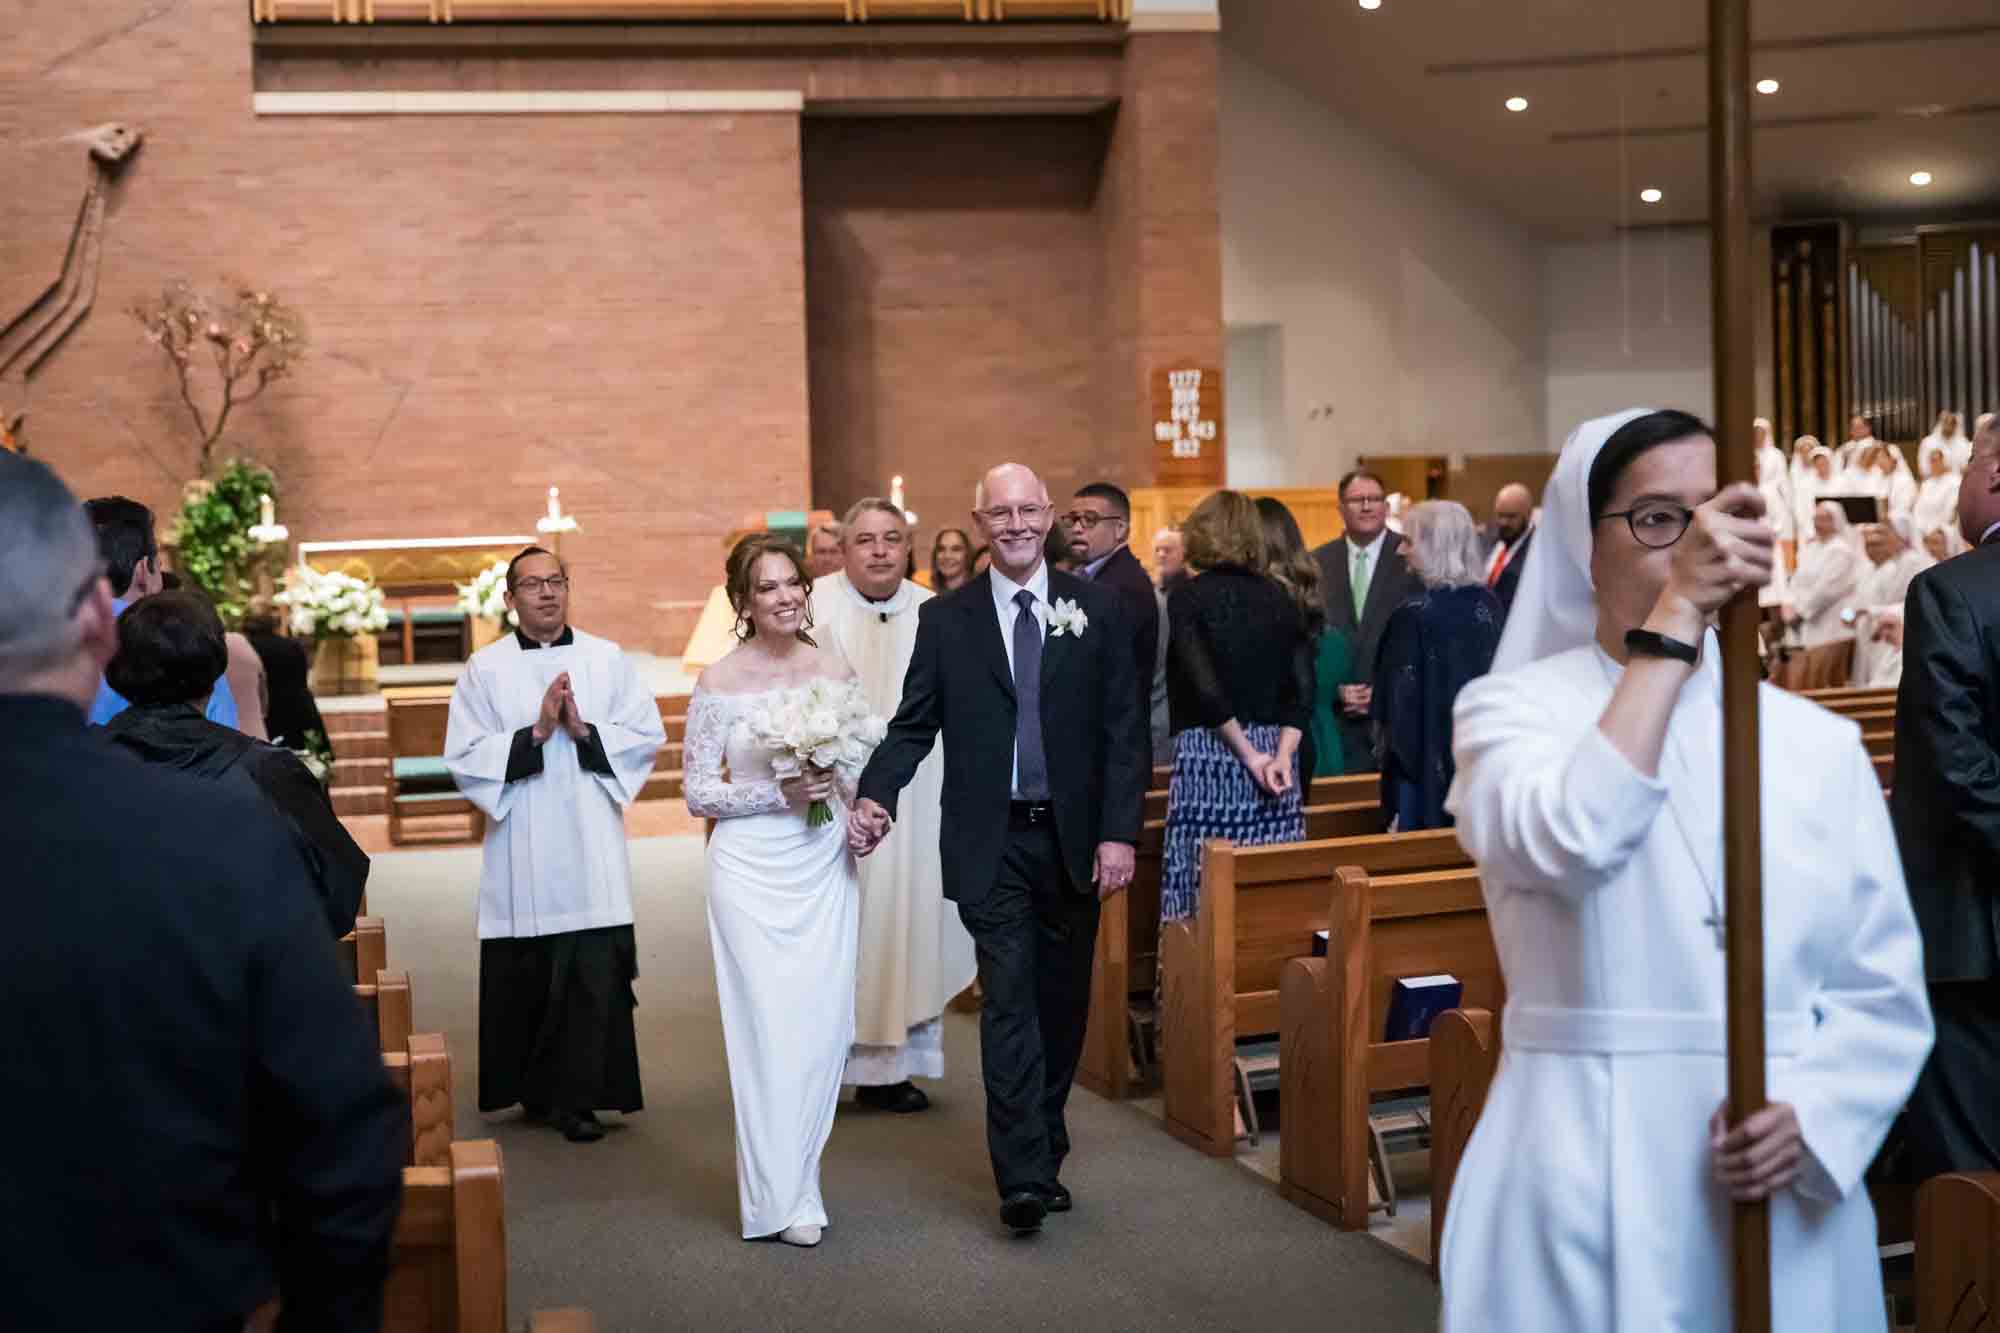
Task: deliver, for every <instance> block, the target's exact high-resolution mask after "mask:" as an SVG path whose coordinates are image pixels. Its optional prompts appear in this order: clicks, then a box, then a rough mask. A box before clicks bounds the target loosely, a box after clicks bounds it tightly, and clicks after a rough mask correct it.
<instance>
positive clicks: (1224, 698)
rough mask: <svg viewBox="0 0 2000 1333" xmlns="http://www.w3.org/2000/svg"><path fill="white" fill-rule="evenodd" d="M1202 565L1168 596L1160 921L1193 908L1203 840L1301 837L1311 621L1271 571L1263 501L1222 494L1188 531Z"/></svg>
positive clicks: (1192, 557) (1191, 556)
mask: <svg viewBox="0 0 2000 1333" xmlns="http://www.w3.org/2000/svg"><path fill="white" fill-rule="evenodd" d="M1182 531H1183V534H1184V535H1185V537H1186V540H1187V562H1188V564H1189V565H1190V566H1192V567H1194V568H1196V569H1199V570H1200V571H1201V573H1200V574H1199V575H1197V576H1196V577H1195V578H1192V579H1190V580H1188V582H1186V583H1184V584H1182V585H1181V586H1180V587H1178V588H1176V589H1174V591H1173V593H1172V595H1171V596H1169V597H1168V599H1167V623H1168V626H1169V629H1168V634H1169V644H1168V648H1167V708H1168V714H1169V719H1170V720H1169V729H1170V730H1171V732H1172V734H1173V737H1174V769H1173V777H1172V779H1171V780H1170V781H1169V782H1168V785H1167V834H1166V852H1165V858H1164V863H1163V865H1162V867H1161V885H1160V917H1161V919H1162V920H1163V921H1176V920H1180V919H1181V918H1183V917H1189V916H1193V915H1194V912H1195V909H1196V907H1197V906H1198V905H1199V902H1200V894H1201V845H1202V843H1203V842H1204V841H1206V840H1207V839H1209V838H1228V839H1229V840H1230V841H1231V842H1234V843H1236V844H1237V845H1238V846H1254V845H1256V844H1259V843H1269V842H1295V841H1298V840H1299V839H1301V838H1303V837H1304V836H1305V819H1304V816H1303V814H1302V813H1301V810H1300V804H1299V771H1298V757H1299V743H1300V741H1301V739H1302V738H1303V737H1304V735H1305V732H1306V729H1307V727H1309V726H1310V725H1311V718H1310V715H1309V711H1308V710H1309V706H1310V702H1311V699H1312V662H1311V658H1310V657H1309V656H1308V654H1309V651H1310V643H1309V640H1308V638H1307V635H1306V624H1305V617H1304V616H1303V615H1302V614H1301V613H1300V610H1299V607H1298V604H1297V603H1296V602H1295V601H1294V600H1293V599H1292V596H1291V594H1289V593H1288V592H1286V591H1285V589H1284V587H1283V586H1281V585H1280V584H1279V583H1278V582H1277V581H1276V580H1275V579H1272V578H1269V577H1267V576H1266V575H1265V574H1264V573H1263V572H1262V571H1263V568H1264V525H1263V520H1262V519H1261V518H1260V517H1259V515H1258V513H1257V505H1256V503H1255V502H1254V501H1252V500H1251V499H1250V497H1248V496H1246V495H1243V494H1241V493H1240V492H1237V491H1217V492H1216V493H1215V494H1213V495H1211V496H1209V497H1208V498H1207V499H1206V500H1203V501H1202V502H1201V503H1200V504H1199V505H1197V506H1195V511H1194V513H1192V514H1190V515H1189V516H1188V520H1187V523H1186V524H1185V526H1184V527H1183V529H1182Z"/></svg>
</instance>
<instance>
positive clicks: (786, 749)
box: [745, 677, 889, 828]
mask: <svg viewBox="0 0 2000 1333" xmlns="http://www.w3.org/2000/svg"><path fill="white" fill-rule="evenodd" d="M745 725H746V726H748V727H749V729H750V737H751V740H752V741H754V742H755V743H756V744H758V745H760V746H763V747H764V748H766V749H768V750H770V751H771V752H772V759H771V771H772V772H773V773H775V774H776V775H777V776H778V779H779V781H783V780H785V779H787V778H794V777H797V776H799V775H800V774H801V773H803V772H805V771H806V770H807V769H808V768H812V769H817V770H819V771H820V772H822V773H836V774H838V775H839V776H841V777H842V778H845V779H846V780H847V781H848V782H850V783H852V782H854V781H855V780H856V779H858V778H859V777H860V776H861V769H862V766H863V765H865V764H866V763H867V762H868V756H869V755H871V754H873V753H874V752H875V747H876V746H878V745H880V744H881V743H882V738H883V737H884V736H886V735H887V734H888V731H889V726H888V723H887V722H885V721H884V720H883V719H882V718H880V717H877V716H876V715H875V713H874V712H873V711H872V710H871V709H870V708H869V707H868V696H867V695H865V694H863V693H862V692H861V686H860V685H859V684H858V683H856V682H855V681H851V680H828V679H826V678H824V677H822V678H820V679H817V680H813V681H810V682H808V683H807V684H804V685H795V686H793V687H792V688H790V689H786V690H779V691H774V692H773V693H771V694H768V695H766V696H765V697H764V700H763V702H762V703H761V704H760V705H759V706H758V707H757V708H755V709H754V710H752V711H751V713H750V715H749V717H748V718H747V719H745ZM832 819H833V807H832V806H831V805H829V804H828V803H827V802H825V801H814V802H813V803H812V806H811V808H810V809H808V810H807V811H806V826H807V827H808V828H818V827H819V826H820V825H822V824H826V823H830V822H831V821H832Z"/></svg>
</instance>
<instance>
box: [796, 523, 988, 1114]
mask: <svg viewBox="0 0 2000 1333" xmlns="http://www.w3.org/2000/svg"><path fill="white" fill-rule="evenodd" d="M841 546H842V558H843V568H842V570H841V572H839V573H837V574H830V575H828V576H826V577H824V578H821V579H818V580H816V581H815V582H814V584H813V590H812V603H811V605H812V626H813V628H812V633H813V636H814V638H816V639H817V640H818V641H819V643H820V645H821V646H822V647H824V648H827V649H830V650H831V651H833V652H834V653H836V654H838V655H839V656H840V657H841V658H842V659H843V660H844V661H846V663H847V664H848V665H849V666H850V667H852V668H853V670H854V673H855V675H856V676H857V677H859V678H860V681H861V685H862V688H863V689H864V690H865V691H866V692H867V694H868V701H869V703H870V705H871V706H872V707H873V708H874V710H875V712H876V713H877V714H879V715H880V716H882V717H894V716H895V714H896V707H897V704H898V703H899V702H900V700H901V699H902V694H903V677H904V676H905V674H907V673H908V671H909V667H910V654H911V652H912V651H913V650H914V649H915V647H916V642H917V608H918V607H920V606H922V605H923V604H924V603H925V602H927V601H929V600H930V599H931V596H932V594H931V593H930V591H929V590H927V589H925V588H922V587H920V586H918V585H917V584H915V583H913V582H911V581H910V580H908V579H907V578H905V577H904V572H905V571H906V570H907V569H908V562H909V550H910V545H909V527H908V524H907V522H906V521H905V519H904V516H903V513H902V511H901V510H899V509H898V508H896V506H895V505H893V504H891V503H890V502H889V501H887V500H884V499H879V498H874V497H871V498H869V499H866V500H862V501H860V502H858V503H857V504H855V505H854V507H853V508H851V509H849V510H848V511H847V517H846V520H845V521H844V522H843V523H842V524H841ZM904 791H905V799H904V804H903V818H902V821H901V825H899V827H900V826H902V825H912V826H914V827H913V830H912V831H914V832H915V833H916V835H917V836H915V837H904V838H895V839H891V840H889V841H887V842H885V843H884V844H883V846H882V847H881V848H880V849H879V850H877V851H876V853H875V854H874V855H873V856H870V857H868V858H866V859H865V860H862V861H861V862H860V863H859V875H860V880H861V947H860V955H859V959H858V962H857V966H856V970H855V997H854V1018H855V1032H854V1046H853V1049H852V1050H851V1051H850V1053H849V1055H848V1060H847V1072H846V1077H845V1080H844V1081H845V1082H847V1083H850V1084H852V1085H853V1086H854V1089H855V1099H856V1100H857V1101H858V1102H860V1103H861V1104H862V1105H864V1106H871V1107H874V1108H876V1109H878V1110H885V1111H896V1112H904V1113H907V1112H912V1111H921V1110H923V1109H925V1108H926V1107H927V1106H929V1105H930V1099H929V1097H928V1096H927V1095H926V1094H925V1093H924V1091H923V1089H921V1088H919V1087H917V1086H916V1084H914V1083H912V1082H911V1080H912V1079H918V1078H922V1079H939V1078H943V1077H944V1021H943V1015H944V1010H945V1006H946V1005H947V1004H948V1003H950V1001H951V998H952V997H953V996H954V995H957V994H958V993H959V992H960V991H962V990H964V989H965V988H966V987H967V986H969V985H971V984H972V979H973V977H974V975H975V974H976V973H977V971H978V963H977V960H976V959H975V957H974V955H973V947H972V935H971V934H970V932H968V931H967V930H966V928H965V926H964V924H963V923H962V922H960V920H959V919H958V913H957V912H956V911H955V910H950V909H949V908H948V905H947V904H946V902H945V900H944V870H943V866H942V864H941V857H940V853H939V850H938V847H939V839H938V820H939V818H940V815H939V810H940V807H941V804H942V801H943V796H944V747H943V746H942V745H938V746H936V747H934V748H933V749H932V750H931V753H930V756H929V757H928V758H926V759H925V760H924V761H923V763H921V764H919V765H918V766H917V773H916V776H915V777H914V778H913V779H911V782H910V785H909V786H908V787H907V788H905V789H904Z"/></svg>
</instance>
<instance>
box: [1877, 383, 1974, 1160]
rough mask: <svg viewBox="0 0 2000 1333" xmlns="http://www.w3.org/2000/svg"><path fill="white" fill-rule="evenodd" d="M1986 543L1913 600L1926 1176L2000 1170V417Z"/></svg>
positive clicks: (1900, 724) (1966, 515)
mask: <svg viewBox="0 0 2000 1333" xmlns="http://www.w3.org/2000/svg"><path fill="white" fill-rule="evenodd" d="M1958 517H1959V529H1960V531H1962V532H1963V533H1964V534H1965V539H1966V541H1968V542H1970V543H1972V545H1973V546H1974V548H1976V549H1974V550H1972V551H1968V552H1967V553H1966V554H1964V555H1961V556H1957V557H1955V558H1954V559H1951V560H1947V561H1945V562H1944V563H1943V564H1940V565H1937V566H1934V567H1933V568H1930V569H1927V570H1925V571H1924V572H1923V573H1921V574H1919V575H1917V577H1916V581H1915V582H1913V583H1911V584H1910V591H1909V596H1908V599H1907V601H1906V602H1905V605H1904V609H1903V680H1902V685H1901V687H1900V689H1899V690H1898V692H1897V696H1896V783H1895V788H1894V791H1893V793H1892V795H1891V796H1890V799H1889V810H1890V813H1891V815H1893V816H1894V818H1895V823H1896V842H1897V844H1898V846H1900V847H1901V848H1902V853H1903V875H1904V878H1905V879H1907V880H1908V881H1909V885H1910V905H1911V906H1912V907H1914V908H1915V909H1916V913H1917V928H1918V929H1919V930H1920V931H1921V932H1922V933H1923V937H1924V973H1925V976H1926V979H1927V980H1928V981H1929V983H1930V999H1931V1015H1932V1018H1933V1020H1934V1021H1935V1022H1936V1024H1937V1043H1936V1045H1935V1046H1933V1047H1932V1048H1931V1056H1930V1059H1929V1061H1927V1062H1926V1063H1925V1065H1924V1071H1923V1073H1922V1074H1921V1075H1919V1076H1918V1078H1917V1086H1916V1088H1915V1089H1914V1090H1913V1091H1912V1092H1911V1093H1910V1106H1909V1117H1908V1121H1907V1123H1908V1126H1909V1139H1910V1156H1911V1165H1912V1167H1913V1168H1914V1169H1915V1171H1916V1173H1917V1175H1918V1178H1919V1179H1923V1178H1926V1177H1929V1176H1934V1175H1938V1174H1940V1173H1942V1172H1946V1171H2000V426H1995V425H1994V424H1992V423H1990V422H1989V423H1988V424H1987V425H1986V426H1985V427H1984V428H1983V429H1982V430H1980V432H1979V433H1978V435H1977V436H1976V437H1974V440H1973V454H1972V461H1971V462H1970V463H1969V464H1968V465H1967V466H1966V469H1965V478H1964V480H1963V481H1962V482H1961V483H1960V484H1959V492H1958Z"/></svg>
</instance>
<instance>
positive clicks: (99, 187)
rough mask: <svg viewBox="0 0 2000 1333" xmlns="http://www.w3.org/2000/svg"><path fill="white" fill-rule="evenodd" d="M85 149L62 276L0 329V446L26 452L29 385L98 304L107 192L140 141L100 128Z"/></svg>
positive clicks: (124, 130) (117, 129) (124, 128)
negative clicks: (86, 174) (84, 179)
mask: <svg viewBox="0 0 2000 1333" xmlns="http://www.w3.org/2000/svg"><path fill="white" fill-rule="evenodd" d="M73 137H74V138H77V139H80V140H81V141H82V142H83V143H84V144H85V145H87V147H88V149H89V163H90V182H89V184H88V185H86V186H85V187H84V191H83V201H82V203H81V204H80V205H78V207H77V212H76V224H75V225H74V226H73V227H72V228H71V229H70V236H69V248H68V249H67V250H66V251H65V252H64V254H63V262H62V271H61V272H60V273H58V274H57V275H56V277H55V280H54V281H52V282H50V283H49V285H48V286H47V287H45V288H44V289H43V290H42V292H41V293H40V294H39V295H38V296H36V297H35V299H34V300H32V301H30V302H29V303H28V305H27V307H26V308H25V309H23V310H21V311H19V312H17V313H15V314H13V315H11V316H10V317H9V318H8V319H7V322H6V323H5V324H4V325H0V442H4V443H5V445H6V447H8V448H11V449H16V450H21V449H24V447H25V441H24V436H23V422H24V421H25V419H26V417H27V407H28V381H29V380H30V379H32V378H33V377H34V374H35V372H36V371H37V370H39V369H40V368H41V366H42V365H43V363H44V362H46V361H47V360H48V359H49V356H50V354H51V353H53V352H54V351H55V350H56V348H58V347H60V346H61V345H62V343H63V340H64V339H65V338H67V337H69V335H70V334H71V333H72V332H74V331H75V329H76V326H77V325H79V324H81V323H82V322H83V319H84V316H86V315H88V314H89V313H90V307H91V304H92V303H93V302H94V301H95V300H96V299H97V272H98V268H99V266H100V264H101V263H102V261H103V257H104V215H105V209H106V205H107V204H108V202H109V199H110V194H111V189H112V186H113V184H114V183H115V182H116V181H117V179H118V176H119V174H120V172H121V171H122V170H123V169H124V166H125V163H126V162H128V161H130V160H131V157H132V154H133V153H135V152H137V151H138V148H139V144H140V142H141V141H142V140H143V138H144V135H143V134H142V133H141V132H140V131H138V130H136V129H133V128H132V127H131V126H128V125H120V124H117V123H115V122H114V123H111V124H106V125H99V126H97V127H96V128H94V129H90V130H86V131H84V132H83V133H82V134H79V135H76V136H73Z"/></svg>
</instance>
